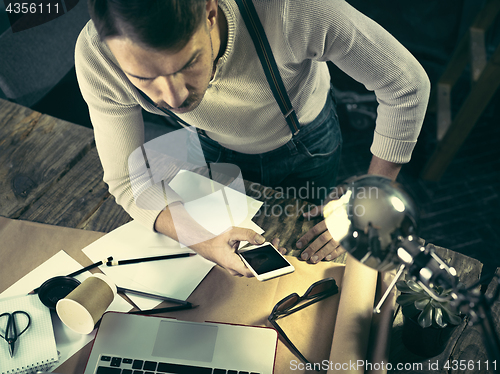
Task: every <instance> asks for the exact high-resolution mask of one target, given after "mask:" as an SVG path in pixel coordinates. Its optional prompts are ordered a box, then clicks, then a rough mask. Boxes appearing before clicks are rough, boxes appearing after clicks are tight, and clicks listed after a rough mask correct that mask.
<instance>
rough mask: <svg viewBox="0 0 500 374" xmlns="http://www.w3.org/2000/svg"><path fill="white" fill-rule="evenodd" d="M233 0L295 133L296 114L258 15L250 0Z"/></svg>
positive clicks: (282, 109)
mask: <svg viewBox="0 0 500 374" xmlns="http://www.w3.org/2000/svg"><path fill="white" fill-rule="evenodd" d="M235 1H236V4H237V5H238V7H239V8H240V13H241V16H242V17H243V20H244V21H245V25H246V26H247V29H248V32H249V33H250V36H251V37H252V40H253V43H254V45H255V49H256V50H257V54H258V56H259V59H260V62H261V64H262V68H263V69H264V73H265V74H266V77H267V81H268V82H269V86H270V87H271V90H272V92H273V95H274V98H275V99H276V102H277V103H278V105H279V107H280V109H281V112H282V113H283V116H284V117H285V119H286V122H287V123H288V127H289V128H290V131H291V132H292V134H293V135H297V134H298V133H299V131H300V125H299V120H298V118H297V114H296V113H295V109H293V107H292V103H291V102H290V98H289V97H288V94H287V92H286V89H285V85H284V84H283V80H282V79H281V75H280V72H279V70H278V65H276V61H275V60H274V56H273V52H272V50H271V46H270V45H269V41H268V40H267V37H266V33H265V31H264V27H263V26H262V23H261V22H260V19H259V15H258V14H257V11H256V10H255V7H254V5H253V3H252V0H235Z"/></svg>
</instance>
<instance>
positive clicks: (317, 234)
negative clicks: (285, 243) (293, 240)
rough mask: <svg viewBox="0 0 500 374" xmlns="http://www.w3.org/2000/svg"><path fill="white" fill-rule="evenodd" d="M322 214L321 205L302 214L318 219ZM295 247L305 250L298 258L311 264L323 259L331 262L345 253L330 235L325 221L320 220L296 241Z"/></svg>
mask: <svg viewBox="0 0 500 374" xmlns="http://www.w3.org/2000/svg"><path fill="white" fill-rule="evenodd" d="M322 212H323V205H321V206H319V207H318V206H317V207H314V208H312V209H311V210H310V211H309V212H308V213H304V217H306V218H312V217H318V216H320V215H321V214H322ZM296 247H297V248H298V249H302V248H305V249H304V250H303V251H302V254H301V255H300V257H301V258H302V259H303V260H306V261H307V260H309V262H311V263H313V264H316V263H318V262H319V261H321V260H323V259H325V260H327V261H330V260H333V259H334V258H336V257H338V256H340V255H341V254H342V253H344V252H345V249H344V248H342V247H341V245H340V244H339V243H337V242H336V241H335V240H334V239H333V238H332V236H331V235H330V232H329V231H328V228H327V227H326V221H325V220H322V221H321V222H320V223H318V224H316V225H315V226H314V227H313V228H312V229H310V230H309V231H308V232H306V233H305V235H303V236H302V237H301V238H300V239H299V240H298V241H297V244H296ZM306 247H307V248H306Z"/></svg>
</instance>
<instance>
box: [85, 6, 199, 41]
mask: <svg viewBox="0 0 500 374" xmlns="http://www.w3.org/2000/svg"><path fill="white" fill-rule="evenodd" d="M206 3H207V0H89V2H88V5H89V13H90V17H91V18H92V21H93V22H94V25H95V27H96V29H97V33H98V34H99V37H100V39H101V40H102V41H104V40H105V39H107V38H112V37H126V38H128V39H130V40H131V41H133V42H134V43H137V44H140V45H142V46H144V47H147V48H152V49H155V50H180V49H182V48H183V47H184V46H185V45H186V44H187V43H188V42H189V40H190V39H191V37H192V36H193V35H194V33H195V32H196V31H197V30H198V29H199V27H200V26H201V24H202V21H203V19H204V17H205V9H206Z"/></svg>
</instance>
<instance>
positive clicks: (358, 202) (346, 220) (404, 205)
mask: <svg viewBox="0 0 500 374" xmlns="http://www.w3.org/2000/svg"><path fill="white" fill-rule="evenodd" d="M340 188H341V189H342V192H343V195H342V196H341V197H340V199H338V200H333V201H330V202H329V203H328V204H327V205H326V206H325V207H324V209H323V215H324V217H325V220H326V225H327V227H328V231H329V232H330V234H331V235H332V237H333V239H334V240H336V241H337V242H338V243H340V244H341V245H342V247H344V249H346V251H347V252H349V253H350V254H351V255H352V256H354V257H355V258H356V259H357V260H359V261H360V262H362V263H363V264H365V265H367V266H369V267H371V268H373V269H376V270H378V271H388V270H393V269H396V268H397V269H398V271H397V273H396V276H395V277H394V280H393V282H392V283H391V285H390V287H389V289H388V290H387V291H386V293H385V294H384V295H383V296H382V298H381V300H380V302H379V304H378V305H377V306H376V307H375V309H374V312H375V313H378V312H380V307H381V305H382V304H383V302H384V301H385V299H386V298H387V296H388V295H389V293H390V292H391V291H392V289H393V288H394V286H395V284H396V282H397V280H398V279H399V277H400V276H401V274H402V273H403V271H404V270H405V269H407V270H408V274H409V275H410V276H411V277H413V279H414V280H415V281H416V282H418V283H419V284H420V286H421V287H423V288H424V289H425V290H426V292H427V293H428V294H429V295H430V296H431V297H432V298H434V299H436V300H439V301H445V300H446V301H450V303H451V305H452V306H453V307H455V308H457V309H458V310H460V311H461V312H463V313H468V314H469V316H470V320H471V321H472V322H473V323H478V324H480V325H481V326H482V328H483V330H484V332H485V334H484V337H485V347H486V349H487V351H488V355H489V356H490V358H491V359H496V360H498V361H497V362H500V340H499V338H498V336H497V334H496V333H495V324H494V321H493V317H492V313H491V305H492V304H493V302H494V301H495V300H496V299H497V298H498V297H499V295H500V279H499V278H498V277H497V278H496V279H497V281H498V282H499V285H498V287H497V291H496V294H495V295H493V297H489V298H488V297H487V296H486V295H483V294H481V293H479V292H477V285H474V286H472V287H469V288H464V287H463V286H462V285H461V284H460V283H459V282H458V278H457V276H456V271H455V269H454V268H452V267H450V266H448V265H447V264H446V263H445V262H444V261H443V260H442V259H441V258H440V257H439V256H438V255H437V254H436V253H435V252H434V246H433V245H431V244H429V245H427V246H424V245H423V244H422V240H421V239H420V238H419V237H418V235H417V228H418V217H419V214H418V208H417V206H416V204H415V202H414V201H413V199H412V198H411V197H410V196H409V195H408V194H407V193H406V192H405V191H404V189H403V188H402V187H401V186H400V185H399V184H398V183H396V182H393V181H392V180H390V179H388V178H385V177H381V176H374V175H364V176H361V177H354V178H350V179H348V180H347V181H346V182H344V183H343V184H342V185H341V186H340ZM434 285H438V286H442V287H444V288H452V289H453V292H452V293H451V295H450V296H449V297H447V298H442V297H439V296H438V295H436V294H435V293H434V292H433V291H432V289H431V288H432V287H433V286H434Z"/></svg>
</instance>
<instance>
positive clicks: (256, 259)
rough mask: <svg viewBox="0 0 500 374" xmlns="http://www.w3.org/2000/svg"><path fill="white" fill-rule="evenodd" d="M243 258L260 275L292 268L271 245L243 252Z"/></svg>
mask: <svg viewBox="0 0 500 374" xmlns="http://www.w3.org/2000/svg"><path fill="white" fill-rule="evenodd" d="M240 255H241V256H243V257H244V258H245V260H246V261H247V262H248V263H249V264H250V266H251V267H252V268H253V269H254V270H255V272H256V273H257V274H259V275H261V274H264V273H268V272H270V271H273V270H277V269H281V268H284V267H287V266H290V265H289V264H288V262H286V260H285V259H284V258H283V257H281V255H280V254H279V253H278V252H276V249H274V248H273V247H272V246H270V245H266V246H264V247H259V248H255V249H251V250H249V251H246V252H241V253H240Z"/></svg>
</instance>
